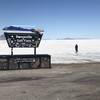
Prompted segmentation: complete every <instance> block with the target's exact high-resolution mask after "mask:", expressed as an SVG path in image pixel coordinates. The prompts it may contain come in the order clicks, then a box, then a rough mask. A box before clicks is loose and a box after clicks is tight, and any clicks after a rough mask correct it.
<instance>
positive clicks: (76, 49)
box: [75, 44, 78, 53]
mask: <svg viewBox="0 0 100 100" xmlns="http://www.w3.org/2000/svg"><path fill="white" fill-rule="evenodd" d="M75 53H78V45H77V44H76V45H75Z"/></svg>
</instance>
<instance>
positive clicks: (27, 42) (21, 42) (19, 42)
mask: <svg viewBox="0 0 100 100" xmlns="http://www.w3.org/2000/svg"><path fill="white" fill-rule="evenodd" d="M4 34H5V37H6V40H7V43H8V45H9V47H15V48H25V47H29V48H31V47H38V46H39V44H40V41H41V38H42V34H40V33H39V32H37V31H36V32H32V33H21V32H20V33H14V32H13V33H12V32H4Z"/></svg>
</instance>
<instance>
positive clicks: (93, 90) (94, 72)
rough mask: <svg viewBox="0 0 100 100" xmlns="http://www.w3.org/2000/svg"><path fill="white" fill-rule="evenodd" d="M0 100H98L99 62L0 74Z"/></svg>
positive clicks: (10, 71)
mask: <svg viewBox="0 0 100 100" xmlns="http://www.w3.org/2000/svg"><path fill="white" fill-rule="evenodd" d="M0 100H100V63H86V64H55V65H52V68H51V69H32V70H8V71H0Z"/></svg>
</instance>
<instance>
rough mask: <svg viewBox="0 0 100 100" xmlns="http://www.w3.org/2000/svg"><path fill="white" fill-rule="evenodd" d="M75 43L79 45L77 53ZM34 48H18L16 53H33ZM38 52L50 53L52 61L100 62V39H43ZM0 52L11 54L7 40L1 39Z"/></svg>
mask: <svg viewBox="0 0 100 100" xmlns="http://www.w3.org/2000/svg"><path fill="white" fill-rule="evenodd" d="M75 44H78V46H79V52H78V54H75V48H74V47H75ZM33 53H34V50H33V48H16V49H14V54H33ZM37 53H38V54H50V55H51V57H52V59H51V60H52V63H66V64H68V63H83V62H93V61H94V62H95V61H96V62H100V39H80V40H42V41H41V43H40V46H39V48H38V49H37ZM0 54H10V48H8V45H7V43H6V41H4V40H1V41H0Z"/></svg>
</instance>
